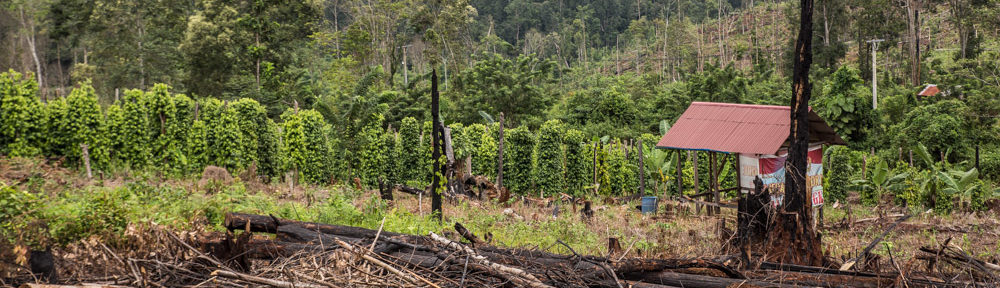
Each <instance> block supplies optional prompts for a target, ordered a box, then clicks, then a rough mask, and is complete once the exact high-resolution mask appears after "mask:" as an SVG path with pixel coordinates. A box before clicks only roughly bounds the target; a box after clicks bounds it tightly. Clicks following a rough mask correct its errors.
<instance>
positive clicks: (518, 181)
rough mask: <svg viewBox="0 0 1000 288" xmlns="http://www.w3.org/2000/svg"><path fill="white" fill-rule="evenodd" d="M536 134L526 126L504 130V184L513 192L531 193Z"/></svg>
mask: <svg viewBox="0 0 1000 288" xmlns="http://www.w3.org/2000/svg"><path fill="white" fill-rule="evenodd" d="M534 147H535V135H533V134H532V133H531V131H529V130H528V128H527V127H525V126H520V127H517V128H514V129H505V131H504V152H503V154H504V155H503V181H504V182H503V185H504V186H505V187H507V188H508V189H509V190H510V191H511V192H515V193H520V194H529V193H530V192H531V191H530V190H531V183H532V180H533V179H532V169H531V168H532V165H531V164H532V163H531V154H532V151H533V150H534Z"/></svg>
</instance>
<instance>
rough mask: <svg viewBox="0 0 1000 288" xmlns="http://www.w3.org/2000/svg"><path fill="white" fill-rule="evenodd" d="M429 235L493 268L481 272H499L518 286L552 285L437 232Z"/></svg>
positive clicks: (549, 287)
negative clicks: (499, 262) (489, 258)
mask: <svg viewBox="0 0 1000 288" xmlns="http://www.w3.org/2000/svg"><path fill="white" fill-rule="evenodd" d="M430 236H431V239H434V240H435V241H438V242H440V243H441V244H444V245H445V246H448V247H449V248H451V249H454V250H458V251H461V252H463V253H465V254H467V255H469V256H470V257H471V258H474V259H475V260H476V261H477V262H479V264H481V265H483V266H487V267H489V268H491V269H493V271H483V272H488V273H498V274H499V275H498V276H500V277H503V278H505V279H507V280H509V281H511V282H513V283H515V284H517V285H520V286H525V287H534V288H551V287H552V286H549V285H546V284H545V283H542V282H541V281H538V278H535V276H534V275H531V274H528V273H527V272H524V270H521V269H517V268H511V267H507V266H504V265H500V264H496V263H492V262H490V261H489V260H487V259H486V257H483V256H480V255H478V254H476V251H475V250H472V249H470V248H469V247H465V246H462V244H458V243H455V242H452V241H451V240H448V239H447V238H444V237H441V236H438V235H437V234H434V233H433V232H431V233H430Z"/></svg>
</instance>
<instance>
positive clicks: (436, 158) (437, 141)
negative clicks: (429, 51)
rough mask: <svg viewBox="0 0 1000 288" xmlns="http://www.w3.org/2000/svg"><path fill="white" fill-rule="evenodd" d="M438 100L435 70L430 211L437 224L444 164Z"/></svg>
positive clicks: (432, 96)
mask: <svg viewBox="0 0 1000 288" xmlns="http://www.w3.org/2000/svg"><path fill="white" fill-rule="evenodd" d="M438 98H440V95H439V93H438V79H437V69H434V70H433V71H431V118H433V119H432V120H431V121H433V122H431V123H433V128H431V146H433V152H432V153H431V157H433V159H431V161H432V162H431V163H434V164H433V165H434V169H433V171H431V174H432V175H431V211H432V213H434V217H435V218H437V220H438V222H441V219H442V217H441V214H442V213H443V212H442V211H441V190H442V189H441V187H442V186H443V185H442V184H443V183H441V181H442V178H441V177H442V176H444V175H445V166H444V163H441V146H442V145H441V144H442V143H444V131H443V129H441V115H440V112H439V111H438V108H439V107H438Z"/></svg>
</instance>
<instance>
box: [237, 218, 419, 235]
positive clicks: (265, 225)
mask: <svg viewBox="0 0 1000 288" xmlns="http://www.w3.org/2000/svg"><path fill="white" fill-rule="evenodd" d="M247 223H249V224H250V232H265V233H277V232H278V226H282V225H288V224H294V225H297V226H301V227H302V228H305V229H307V230H312V231H317V232H320V233H324V234H332V235H337V236H341V237H349V238H357V239H363V238H375V234H377V233H378V231H375V230H370V229H365V228H361V227H353V226H340V225H330V224H323V223H315V222H302V221H295V220H288V219H279V218H275V217H271V216H264V215H254V214H244V213H226V217H225V221H224V222H223V225H224V226H225V227H226V229H229V230H243V229H244V227H246V226H247ZM382 236H386V237H398V236H402V237H412V235H406V234H400V233H393V232H388V231H382Z"/></svg>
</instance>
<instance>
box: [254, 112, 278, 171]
mask: <svg viewBox="0 0 1000 288" xmlns="http://www.w3.org/2000/svg"><path fill="white" fill-rule="evenodd" d="M265 116H266V115H265ZM258 128H259V129H260V130H259V131H258V133H257V137H258V138H257V173H258V174H259V175H261V176H264V178H265V180H269V179H270V178H271V177H275V176H278V175H279V174H280V170H281V157H280V155H279V151H278V137H279V136H278V124H276V123H274V120H271V119H270V118H266V117H265V118H264V123H263V125H260V126H258Z"/></svg>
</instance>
